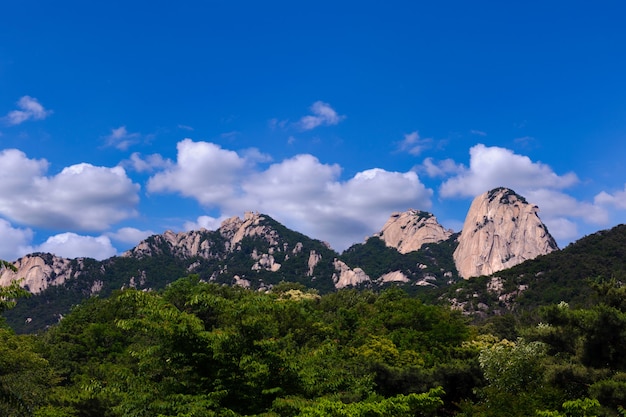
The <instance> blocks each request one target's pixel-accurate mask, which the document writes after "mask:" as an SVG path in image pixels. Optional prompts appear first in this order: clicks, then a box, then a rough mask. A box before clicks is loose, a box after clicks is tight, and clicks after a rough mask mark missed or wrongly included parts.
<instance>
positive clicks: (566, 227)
mask: <svg viewBox="0 0 626 417" xmlns="http://www.w3.org/2000/svg"><path fill="white" fill-rule="evenodd" d="M543 222H544V224H545V225H546V226H547V227H548V231H549V232H550V234H551V235H552V237H553V238H555V239H556V240H557V241H559V242H570V241H572V240H573V239H576V238H578V237H580V234H579V231H578V225H577V224H576V223H575V222H573V221H571V220H569V219H566V218H564V217H556V218H547V219H545V220H543ZM561 246H562V244H561Z"/></svg>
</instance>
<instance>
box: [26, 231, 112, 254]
mask: <svg viewBox="0 0 626 417" xmlns="http://www.w3.org/2000/svg"><path fill="white" fill-rule="evenodd" d="M36 251H37V252H47V253H52V254H54V255H57V256H61V257H63V258H79V257H85V258H94V259H97V260H102V259H106V258H110V257H111V256H114V255H115V254H116V253H117V251H116V250H115V248H114V247H113V245H112V244H111V240H110V239H109V238H108V237H107V236H97V237H94V236H81V235H77V234H76V233H61V234H58V235H54V236H50V237H49V238H48V240H46V241H45V242H44V243H42V244H41V245H39V246H38V247H37V248H36Z"/></svg>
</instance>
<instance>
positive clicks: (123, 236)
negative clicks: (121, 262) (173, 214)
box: [106, 227, 155, 245]
mask: <svg viewBox="0 0 626 417" xmlns="http://www.w3.org/2000/svg"><path fill="white" fill-rule="evenodd" d="M154 234H155V233H154V232H153V231H152V230H140V229H136V228H134V227H122V228H121V229H118V230H117V232H110V233H107V234H106V235H107V236H108V237H110V238H111V239H113V240H116V241H118V242H123V243H128V244H131V245H136V244H138V243H139V242H141V241H142V240H144V239H145V238H147V237H149V236H152V235H154Z"/></svg>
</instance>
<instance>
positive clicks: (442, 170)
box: [417, 158, 466, 178]
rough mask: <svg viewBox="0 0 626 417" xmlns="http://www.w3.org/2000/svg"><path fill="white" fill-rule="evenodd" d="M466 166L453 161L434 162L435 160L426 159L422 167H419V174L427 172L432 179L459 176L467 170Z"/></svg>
mask: <svg viewBox="0 0 626 417" xmlns="http://www.w3.org/2000/svg"><path fill="white" fill-rule="evenodd" d="M465 169H466V168H465V166H464V165H462V164H458V165H457V163H456V162H454V161H453V160H452V159H449V158H448V159H444V160H443V161H439V162H434V161H433V158H426V159H424V162H423V163H422V165H420V166H418V167H417V170H418V172H426V175H428V176H429V177H431V178H437V177H447V176H449V175H450V174H459V173H461V172H463V171H464V170H465Z"/></svg>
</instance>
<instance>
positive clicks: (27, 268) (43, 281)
mask: <svg viewBox="0 0 626 417" xmlns="http://www.w3.org/2000/svg"><path fill="white" fill-rule="evenodd" d="M13 265H14V266H15V267H16V268H17V271H16V272H13V271H11V270H10V269H3V270H0V286H7V285H9V284H10V283H11V281H12V280H17V279H22V280H23V281H22V283H21V285H22V287H24V288H26V289H27V290H28V291H30V292H31V293H33V294H38V293H40V292H41V291H43V290H45V289H46V288H48V286H50V285H61V284H63V283H64V282H65V281H67V280H68V279H70V278H71V277H73V276H74V275H79V274H80V269H81V266H82V259H80V258H78V259H76V260H75V261H74V262H72V261H71V260H70V259H66V258H61V257H58V256H55V255H51V254H30V255H26V256H24V257H22V258H20V259H18V260H17V261H16V262H15V263H14V264H13Z"/></svg>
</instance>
